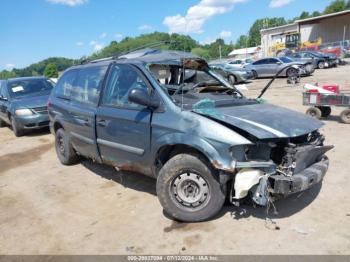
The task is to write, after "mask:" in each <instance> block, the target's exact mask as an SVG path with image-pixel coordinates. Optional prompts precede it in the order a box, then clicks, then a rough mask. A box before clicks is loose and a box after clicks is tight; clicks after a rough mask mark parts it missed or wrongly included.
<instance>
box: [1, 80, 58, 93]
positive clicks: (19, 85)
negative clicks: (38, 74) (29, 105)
mask: <svg viewBox="0 0 350 262" xmlns="http://www.w3.org/2000/svg"><path fill="white" fill-rule="evenodd" d="M52 88H53V84H52V83H51V82H50V81H49V80H47V79H44V78H42V79H18V80H12V81H9V83H8V92H9V94H10V97H11V98H23V97H30V96H36V95H44V94H50V92H51V90H52Z"/></svg>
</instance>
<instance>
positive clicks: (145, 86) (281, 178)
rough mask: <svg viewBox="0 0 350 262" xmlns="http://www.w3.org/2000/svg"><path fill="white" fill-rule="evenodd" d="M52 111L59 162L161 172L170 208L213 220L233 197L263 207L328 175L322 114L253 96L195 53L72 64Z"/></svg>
mask: <svg viewBox="0 0 350 262" xmlns="http://www.w3.org/2000/svg"><path fill="white" fill-rule="evenodd" d="M48 110H49V116H50V121H51V124H50V127H51V131H52V133H53V134H54V135H55V137H56V152H57V155H58V158H59V160H60V161H61V162H62V163H63V164H65V165H70V164H73V163H76V162H77V161H78V160H79V156H84V157H87V158H90V159H93V160H94V161H96V162H98V163H105V164H108V165H112V166H114V167H115V168H116V169H117V170H127V171H135V172H140V173H142V174H145V175H148V176H152V177H154V178H155V179H156V180H157V195H158V198H159V201H160V203H161V205H162V206H163V208H164V209H165V211H166V212H167V213H168V214H169V215H170V216H172V217H173V218H175V219H178V220H181V221H191V222H193V221H203V220H207V219H209V218H211V217H213V216H214V215H215V214H217V213H218V212H219V211H220V209H221V208H222V206H223V204H224V202H225V199H226V198H227V197H228V198H229V201H230V202H231V203H233V204H236V205H238V204H239V203H240V202H241V201H243V200H244V199H247V198H250V199H252V200H253V201H254V202H255V203H256V204H258V205H260V206H266V205H268V203H269V202H270V201H273V199H276V198H278V197H280V196H287V195H289V194H293V193H296V192H300V191H303V190H306V189H308V188H310V187H311V186H313V185H315V184H317V183H320V182H321V181H322V179H323V177H324V175H325V173H326V171H327V169H328V164H329V161H328V159H327V157H326V155H325V153H326V152H327V151H328V150H330V149H331V148H332V146H327V145H324V137H323V136H322V135H321V134H320V133H319V131H318V130H319V128H320V127H321V126H322V125H323V124H322V122H320V121H318V120H315V119H313V118H311V117H308V116H305V115H303V114H299V113H297V112H294V111H291V110H288V109H285V108H281V107H278V106H274V105H269V104H262V103H259V101H258V100H256V99H248V98H245V97H244V96H243V95H242V93H241V92H240V91H239V90H237V89H236V88H235V87H233V86H231V85H230V84H229V83H228V82H227V81H226V80H225V79H223V78H222V77H221V76H219V75H217V74H215V72H213V71H211V69H210V68H209V66H208V64H207V63H206V61H205V60H203V59H200V58H198V57H196V56H193V55H192V54H190V53H184V52H177V51H161V50H157V49H143V50H139V51H135V52H132V53H128V54H126V55H121V56H118V57H111V58H107V59H102V60H96V61H92V62H89V63H86V64H83V65H78V66H74V67H72V68H69V69H68V70H67V71H66V72H65V73H64V74H63V75H62V76H61V78H60V79H59V81H58V83H57V85H56V87H55V89H54V90H53V92H52V94H51V97H50V100H49V103H48Z"/></svg>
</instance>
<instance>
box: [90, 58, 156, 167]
mask: <svg viewBox="0 0 350 262" xmlns="http://www.w3.org/2000/svg"><path fill="white" fill-rule="evenodd" d="M132 88H143V89H146V90H147V91H148V92H150V91H151V88H150V85H149V83H148V81H147V80H146V79H145V77H144V76H143V75H142V74H141V72H140V71H139V70H138V69H137V68H136V67H134V66H132V65H128V64H114V65H113V66H112V68H111V70H110V73H109V76H108V81H107V85H106V87H105V90H104V93H103V96H102V101H101V103H100V106H99V108H98V111H97V117H96V130H97V143H98V147H99V150H100V154H101V157H102V160H103V161H104V162H106V163H108V164H112V165H114V166H118V167H119V168H121V169H124V170H130V171H139V172H142V173H146V174H147V173H149V172H150V165H149V164H148V165H147V161H146V158H147V156H148V153H149V152H150V136H151V116H152V112H151V111H150V110H149V109H148V108H145V107H144V106H141V105H136V104H134V103H131V102H129V100H128V93H129V91H130V89H132Z"/></svg>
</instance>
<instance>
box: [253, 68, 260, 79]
mask: <svg viewBox="0 0 350 262" xmlns="http://www.w3.org/2000/svg"><path fill="white" fill-rule="evenodd" d="M252 73H253V78H254V79H257V78H258V77H259V76H258V73H257V72H256V71H255V70H252Z"/></svg>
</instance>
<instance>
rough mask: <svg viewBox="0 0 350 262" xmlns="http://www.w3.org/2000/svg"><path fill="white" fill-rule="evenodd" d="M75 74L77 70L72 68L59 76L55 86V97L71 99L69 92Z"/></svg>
mask: <svg viewBox="0 0 350 262" xmlns="http://www.w3.org/2000/svg"><path fill="white" fill-rule="evenodd" d="M77 75H78V70H76V69H73V70H70V71H67V72H66V73H64V74H63V76H61V77H60V79H59V80H58V83H57V84H56V87H55V95H56V97H60V98H68V99H71V92H72V88H73V84H74V81H75V79H76V77H77Z"/></svg>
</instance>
